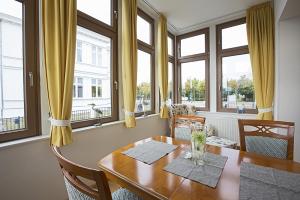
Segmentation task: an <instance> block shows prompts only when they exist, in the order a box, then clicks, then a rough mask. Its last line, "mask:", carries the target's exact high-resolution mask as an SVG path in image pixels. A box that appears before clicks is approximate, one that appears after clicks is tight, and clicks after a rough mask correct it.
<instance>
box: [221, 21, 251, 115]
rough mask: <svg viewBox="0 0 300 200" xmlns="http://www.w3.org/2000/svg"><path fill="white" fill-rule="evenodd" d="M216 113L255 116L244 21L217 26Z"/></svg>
mask: <svg viewBox="0 0 300 200" xmlns="http://www.w3.org/2000/svg"><path fill="white" fill-rule="evenodd" d="M217 40H218V45H217V64H218V70H217V78H218V83H217V84H218V91H217V96H218V97H217V98H218V106H217V108H218V111H222V112H241V113H244V112H246V113H256V103H255V97H254V87H253V78H252V69H251V62H250V56H249V50H248V41H247V32H246V23H245V18H243V19H239V20H235V21H231V22H227V23H224V24H220V25H218V26H217Z"/></svg>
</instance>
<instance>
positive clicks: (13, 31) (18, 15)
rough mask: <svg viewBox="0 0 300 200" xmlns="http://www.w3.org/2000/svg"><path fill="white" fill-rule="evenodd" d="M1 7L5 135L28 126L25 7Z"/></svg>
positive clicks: (0, 99)
mask: <svg viewBox="0 0 300 200" xmlns="http://www.w3.org/2000/svg"><path fill="white" fill-rule="evenodd" d="M0 4H1V6H0V132H2V131H13V130H17V129H23V128H25V126H26V123H25V118H24V116H25V110H24V103H25V102H24V84H23V82H24V79H23V77H24V76H23V74H24V71H23V70H24V65H23V64H24V63H23V29H22V26H23V24H22V20H23V19H22V3H20V2H17V1H13V0H6V1H1V2H0ZM16 47H17V48H16ZM0 134H1V133H0Z"/></svg>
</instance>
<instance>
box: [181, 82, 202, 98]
mask: <svg viewBox="0 0 300 200" xmlns="http://www.w3.org/2000/svg"><path fill="white" fill-rule="evenodd" d="M182 96H183V97H187V98H188V100H189V101H191V100H192V101H204V100H205V81H204V80H198V79H195V78H194V79H188V80H186V82H185V83H184V87H183V88H182Z"/></svg>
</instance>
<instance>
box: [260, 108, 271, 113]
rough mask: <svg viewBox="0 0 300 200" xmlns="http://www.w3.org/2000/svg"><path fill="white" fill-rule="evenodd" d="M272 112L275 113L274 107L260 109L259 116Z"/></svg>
mask: <svg viewBox="0 0 300 200" xmlns="http://www.w3.org/2000/svg"><path fill="white" fill-rule="evenodd" d="M272 111H273V107H269V108H259V109H258V114H263V113H268V112H272Z"/></svg>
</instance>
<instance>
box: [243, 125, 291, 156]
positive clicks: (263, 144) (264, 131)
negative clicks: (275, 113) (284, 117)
mask: <svg viewBox="0 0 300 200" xmlns="http://www.w3.org/2000/svg"><path fill="white" fill-rule="evenodd" d="M238 122H239V131H240V143H241V144H240V145H241V150H242V151H248V152H254V153H258V154H263V155H266V156H271V157H276V158H281V159H288V160H293V152H294V130H295V127H294V123H292V122H283V121H270V120H243V119H239V120H238Z"/></svg>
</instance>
